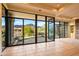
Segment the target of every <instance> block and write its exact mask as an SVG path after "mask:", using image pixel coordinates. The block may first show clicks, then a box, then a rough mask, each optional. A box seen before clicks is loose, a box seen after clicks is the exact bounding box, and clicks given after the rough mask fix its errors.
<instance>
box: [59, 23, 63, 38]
mask: <svg viewBox="0 0 79 59" xmlns="http://www.w3.org/2000/svg"><path fill="white" fill-rule="evenodd" d="M60 38H64V22H60Z"/></svg>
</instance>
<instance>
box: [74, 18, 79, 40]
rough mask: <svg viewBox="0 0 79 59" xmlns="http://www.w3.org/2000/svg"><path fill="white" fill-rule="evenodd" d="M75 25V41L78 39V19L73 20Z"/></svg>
mask: <svg viewBox="0 0 79 59" xmlns="http://www.w3.org/2000/svg"><path fill="white" fill-rule="evenodd" d="M75 25H76V34H75V37H76V39H79V19H76V20H75Z"/></svg>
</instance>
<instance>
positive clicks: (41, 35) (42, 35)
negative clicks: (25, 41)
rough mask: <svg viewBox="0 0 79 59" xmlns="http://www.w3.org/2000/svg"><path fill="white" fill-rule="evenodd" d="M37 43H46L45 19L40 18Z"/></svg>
mask: <svg viewBox="0 0 79 59" xmlns="http://www.w3.org/2000/svg"><path fill="white" fill-rule="evenodd" d="M37 42H45V17H43V16H38V20H37Z"/></svg>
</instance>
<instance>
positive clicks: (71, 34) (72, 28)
mask: <svg viewBox="0 0 79 59" xmlns="http://www.w3.org/2000/svg"><path fill="white" fill-rule="evenodd" d="M75 30H76V27H75V21H70V22H69V24H68V36H69V38H72V39H75Z"/></svg>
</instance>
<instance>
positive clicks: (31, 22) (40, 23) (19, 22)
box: [2, 18, 45, 26]
mask: <svg viewBox="0 0 79 59" xmlns="http://www.w3.org/2000/svg"><path fill="white" fill-rule="evenodd" d="M22 24H23V22H22V20H20V19H15V22H14V25H22ZM27 24H33V25H35V21H33V20H24V25H27ZM4 25H5V20H4V18H2V26H4ZM44 25H45V22H43V21H38V22H37V26H44Z"/></svg>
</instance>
